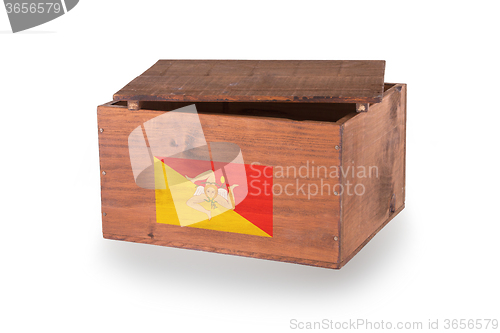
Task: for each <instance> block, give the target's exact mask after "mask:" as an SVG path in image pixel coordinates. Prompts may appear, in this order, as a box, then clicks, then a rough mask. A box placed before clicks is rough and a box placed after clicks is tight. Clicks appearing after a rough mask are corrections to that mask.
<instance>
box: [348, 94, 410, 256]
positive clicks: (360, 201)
mask: <svg viewBox="0 0 500 333" xmlns="http://www.w3.org/2000/svg"><path fill="white" fill-rule="evenodd" d="M405 137H406V85H404V84H398V85H395V86H394V87H392V88H391V89H389V90H388V91H387V92H386V94H385V96H384V98H383V101H382V102H381V103H379V104H375V105H371V106H370V109H369V111H368V112H366V113H361V114H358V115H356V116H355V117H353V118H352V119H349V120H348V121H347V122H346V123H345V124H344V125H343V130H342V169H343V171H344V177H343V179H342V184H343V188H344V193H343V194H342V219H341V260H342V261H343V263H345V261H346V260H348V259H350V258H351V257H352V256H353V255H354V254H355V253H356V252H357V251H359V250H360V247H361V246H362V244H364V242H365V240H366V239H368V238H369V237H370V236H372V234H374V233H376V231H377V230H379V228H380V227H381V226H382V225H383V224H384V223H385V222H386V221H388V220H390V219H392V218H393V217H394V216H393V215H394V214H396V213H397V212H399V211H400V210H401V209H402V207H404V202H405V145H406V138H405ZM349 189H350V193H348V191H349ZM356 190H357V191H356Z"/></svg>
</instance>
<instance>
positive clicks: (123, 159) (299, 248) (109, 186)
mask: <svg viewBox="0 0 500 333" xmlns="http://www.w3.org/2000/svg"><path fill="white" fill-rule="evenodd" d="M164 113H165V112H162V111H150V110H138V111H129V110H127V109H126V108H125V107H120V106H113V105H105V106H100V107H99V108H98V123H99V124H98V125H99V128H100V129H102V132H101V131H100V133H99V150H100V165H101V171H104V173H105V174H104V173H101V200H102V212H103V234H104V237H106V238H112V239H121V240H128V241H135V242H144V243H152V244H157V245H166V246H173V247H181V248H191V249H197V250H205V251H211V252H220V253H229V254H237V255H243V256H251V257H258V258H266V259H274V260H281V261H288V262H297V263H303V264H311V265H317V266H324V267H335V264H336V263H338V262H339V243H338V238H336V237H338V235H339V222H340V202H339V196H336V195H334V194H333V192H334V188H335V186H339V178H337V177H336V174H335V172H334V171H335V170H338V168H339V165H340V155H339V150H336V149H335V146H338V145H340V126H339V125H337V124H335V123H329V122H315V121H294V120H288V119H276V118H260V117H246V116H234V115H231V116H229V115H220V114H199V121H200V124H201V127H202V128H203V133H204V136H205V139H206V141H207V142H208V143H210V146H213V145H216V144H217V143H224V142H225V143H228V142H229V143H232V144H234V145H237V146H238V147H239V149H240V150H241V154H242V156H243V158H244V163H245V164H246V165H247V171H248V166H249V165H255V168H258V167H260V168H261V169H260V170H262V168H264V167H267V169H266V170H265V171H266V173H267V174H269V173H271V177H272V179H270V182H272V186H271V187H270V189H271V193H274V194H271V195H272V198H271V199H272V211H271V210H270V209H268V210H265V209H264V208H262V207H259V206H260V205H259V204H255V205H254V207H255V211H256V213H255V214H254V215H253V216H252V217H251V218H253V219H254V221H251V222H255V225H259V226H260V227H261V228H262V229H263V230H265V234H259V235H256V233H253V234H252V233H250V234H248V233H237V232H228V231H218V230H210V223H211V221H215V220H216V219H215V218H212V220H208V219H207V220H206V221H204V222H203V223H202V227H200V228H198V227H191V226H193V225H191V226H185V227H183V226H179V225H173V224H169V223H168V221H166V220H163V221H162V220H160V216H163V218H167V219H168V217H165V216H164V215H161V214H160V213H159V209H162V208H161V207H163V206H158V203H157V202H159V199H158V193H159V192H158V190H154V189H148V188H142V187H140V186H138V185H137V183H136V179H135V178H134V173H133V171H132V167H131V161H130V155H129V147H128V138H129V135H130V134H131V133H132V131H134V129H136V128H138V127H140V126H141V125H142V124H144V123H146V122H147V121H149V120H151V119H153V118H155V117H158V116H159V115H162V114H164ZM149 144H151V142H150V143H149ZM175 144H179V143H178V142H177V143H175ZM181 144H182V143H181ZM269 167H272V169H271V168H269ZM325 170H326V171H325ZM193 189H194V187H193ZM268 189H269V187H268ZM285 189H286V191H285ZM321 189H322V190H323V193H322V192H321ZM193 191H194V190H193ZM237 191H238V189H237V188H236V189H235V190H234V193H235V194H236V193H237ZM285 192H286V193H285ZM228 201H229V200H228ZM163 208H165V207H163ZM186 209H187V211H189V209H188V208H186ZM247 209H248V208H247ZM236 211H238V206H237V205H236V209H235V212H236ZM261 211H262V212H261ZM259 212H261V214H269V213H271V214H272V216H271V226H269V223H267V222H266V223H265V224H263V223H260V224H259V222H261V221H258V219H259ZM193 213H195V212H194V210H193ZM262 216H263V217H264V215H262ZM251 218H250V219H251ZM163 222H167V223H163Z"/></svg>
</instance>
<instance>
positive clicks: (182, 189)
mask: <svg viewBox="0 0 500 333" xmlns="http://www.w3.org/2000/svg"><path fill="white" fill-rule="evenodd" d="M154 162H155V163H154V170H155V182H163V181H165V182H166V184H165V185H166V186H164V185H163V184H157V185H158V186H156V190H155V196H156V222H157V223H163V224H172V225H178V226H183V227H184V226H187V227H192V228H200V229H210V230H218V231H226V232H235V233H239V234H247V235H256V236H264V237H271V236H269V235H268V234H267V233H265V232H264V231H262V230H261V229H260V228H258V227H256V226H255V225H254V224H252V223H251V222H250V221H248V220H247V219H245V218H244V217H243V216H241V215H240V214H238V213H236V212H234V211H233V210H228V209H226V208H224V207H222V206H221V205H217V208H215V209H211V206H210V203H209V202H203V203H201V205H202V206H203V208H205V209H207V210H211V215H212V218H211V219H210V220H208V217H207V215H206V214H204V213H202V212H199V211H197V210H196V209H193V208H191V207H189V206H188V205H187V204H186V202H187V201H188V200H189V199H190V198H191V197H192V196H193V195H194V193H195V191H196V185H194V184H193V183H192V182H190V181H189V180H187V179H186V178H185V177H184V176H182V175H181V174H179V173H178V172H177V171H175V170H173V169H172V168H170V167H169V166H168V165H166V164H165V163H163V162H162V161H160V160H159V159H157V158H156V157H155V159H154ZM168 182H170V183H172V184H175V185H172V186H169V185H168ZM163 187H165V189H162V188H163Z"/></svg>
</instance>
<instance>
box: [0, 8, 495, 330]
mask: <svg viewBox="0 0 500 333" xmlns="http://www.w3.org/2000/svg"><path fill="white" fill-rule="evenodd" d="M495 3H496V2H493V1H490V2H487V1H475V2H473V3H467V4H465V2H449V3H446V2H441V3H440V2H437V1H432V2H423V1H418V2H413V4H409V2H407V1H391V2H380V1H369V2H358V1H342V2H333V1H323V2H319V1H307V2H293V1H288V2H273V1H269V0H268V1H251V2H250V1H249V2H240V1H234V0H233V1H226V2H223V1H218V2H217V1H203V2H201V1H200V2H196V1H185V2H181V1H176V2H172V1H152V0H143V1H134V2H132V1H117V0H113V1H90V0H84V1H81V2H80V3H79V4H78V5H77V6H76V7H75V8H74V9H73V10H72V11H70V12H69V13H68V14H66V15H64V16H62V17H60V18H58V19H56V20H54V21H52V22H49V23H46V24H44V25H41V26H39V27H35V28H33V29H31V30H28V31H26V32H23V33H18V34H12V33H11V32H9V30H10V26H9V23H8V18H7V14H6V13H5V10H3V9H2V8H0V50H1V51H0V60H1V61H0V97H1V98H0V112H1V130H0V138H1V143H0V144H1V146H0V147H1V162H2V163H1V165H0V170H1V175H2V178H1V183H0V189H1V193H2V200H1V210H0V219H1V223H0V260H1V262H0V265H1V266H0V267H1V268H0V281H1V284H0V307H1V309H0V331H2V332H191V331H200V332H205V331H213V332H259V331H265V332H288V331H290V330H291V329H290V320H291V319H293V318H295V319H297V320H299V321H303V322H305V321H319V320H322V319H331V320H334V321H342V320H349V319H358V318H362V319H367V320H371V321H378V322H380V321H381V320H384V321H385V322H387V321H392V322H398V321H423V322H424V327H426V325H427V322H428V320H429V319H432V320H436V319H439V323H440V325H442V324H444V322H443V321H444V320H445V319H482V318H497V319H500V315H499V313H500V311H499V310H500V305H499V296H500V288H499V283H498V281H499V280H500V273H499V260H498V257H499V256H498V255H499V248H500V246H499V243H500V242H499V232H500V226H499V222H500V219H499V215H498V205H499V203H498V199H499V194H498V186H499V185H500V184H499V176H498V171H499V167H498V165H499V164H498V161H499V160H498V152H499V143H500V142H499V141H500V140H499V136H498V134H499V128H498V126H499V121H500V116H499V114H500V108H499V102H498V97H499V88H500V87H499V83H498V82H499V81H498V80H499V74H500V68H499V65H498V64H499V60H498V59H499V58H500V53H499V51H498V32H499V30H500V29H499V23H498V8H496V7H497V6H495V5H494V4H495ZM158 59H384V60H386V61H387V65H386V76H385V81H386V82H401V83H407V84H408V129H407V191H406V193H407V198H406V208H405V210H404V211H403V212H402V213H401V214H399V215H398V216H397V217H396V218H395V219H394V220H393V221H392V222H391V223H389V224H388V225H387V226H386V227H385V228H384V229H383V230H382V231H381V232H380V233H379V234H378V235H377V236H376V237H375V238H374V239H373V240H372V241H371V242H370V243H369V244H368V245H367V246H366V247H365V248H364V249H363V250H362V251H361V252H360V253H359V254H358V255H357V256H355V257H354V259H353V260H352V261H351V262H349V263H348V264H347V266H345V267H344V268H343V269H342V270H340V271H335V270H327V269H322V268H314V267H307V266H301V265H293V264H287V263H279V262H272V261H265V260H257V259H249V258H242V257H233V256H226V255H219V254H212V253H203V252H197V251H190V250H181V249H173V248H166V247H159V246H150V245H143V244H134V243H126V242H118V241H111V240H104V239H103V238H102V234H101V217H100V192H99V186H100V184H99V179H100V177H99V160H98V144H97V117H96V107H97V105H99V104H102V103H105V102H108V101H110V100H111V99H112V95H113V93H114V92H116V91H118V90H119V89H120V88H121V87H122V86H124V85H125V84H126V83H127V82H129V81H130V80H131V79H133V78H134V77H136V76H137V75H139V74H141V73H142V72H143V71H144V70H146V69H147V68H149V66H151V65H152V64H153V63H154V62H155V61H156V60H158ZM441 327H442V326H441ZM295 331H299V330H295ZM490 331H491V330H490Z"/></svg>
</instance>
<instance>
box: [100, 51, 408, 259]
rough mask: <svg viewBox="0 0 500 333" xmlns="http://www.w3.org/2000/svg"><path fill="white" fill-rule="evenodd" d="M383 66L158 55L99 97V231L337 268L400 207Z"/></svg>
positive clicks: (394, 125) (400, 134) (397, 110)
mask: <svg viewBox="0 0 500 333" xmlns="http://www.w3.org/2000/svg"><path fill="white" fill-rule="evenodd" d="M384 68H385V62H384V61H246V60H245V61H243V60H224V61H222V60H221V61H219V60H160V61H158V62H157V63H156V64H155V65H154V66H152V67H151V68H150V69H148V70H147V71H146V72H144V73H143V74H142V75H140V76H139V77H137V78H135V79H134V80H133V81H131V82H130V83H129V84H128V85H126V86H125V87H124V88H123V89H121V90H120V91H119V92H117V93H116V94H115V95H114V99H113V101H112V102H109V103H106V104H103V105H101V106H99V107H98V128H99V151H100V167H101V199H102V215H103V216H102V228H103V235H104V238H108V239H115V240H125V241H132V242H140V243H148V244H155V245H163V246H171V247H178V248H188V249H196V250H203V251H210V252H217V253H225V254H234V255H241V256H248V257H255V258H262V259H271V260H278V261H285V262H292V263H299V264H306V265H313V266H320V267H327V268H340V267H342V266H343V265H345V264H346V263H347V262H348V261H349V260H350V259H351V258H352V257H353V256H354V255H355V254H356V253H357V252H358V251H359V250H360V249H361V248H362V247H363V246H364V245H365V244H366V243H367V242H368V241H369V240H370V239H371V238H372V237H373V236H374V235H375V234H376V233H377V232H378V231H379V230H380V229H381V228H382V227H383V226H384V225H386V224H387V223H388V222H389V221H390V220H391V219H392V218H394V216H396V215H397V214H398V213H399V212H400V211H401V210H402V209H403V208H404V201H405V134H406V133H405V131H406V85H405V84H384ZM233 185H238V186H236V187H235V186H233ZM209 216H210V218H209Z"/></svg>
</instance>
